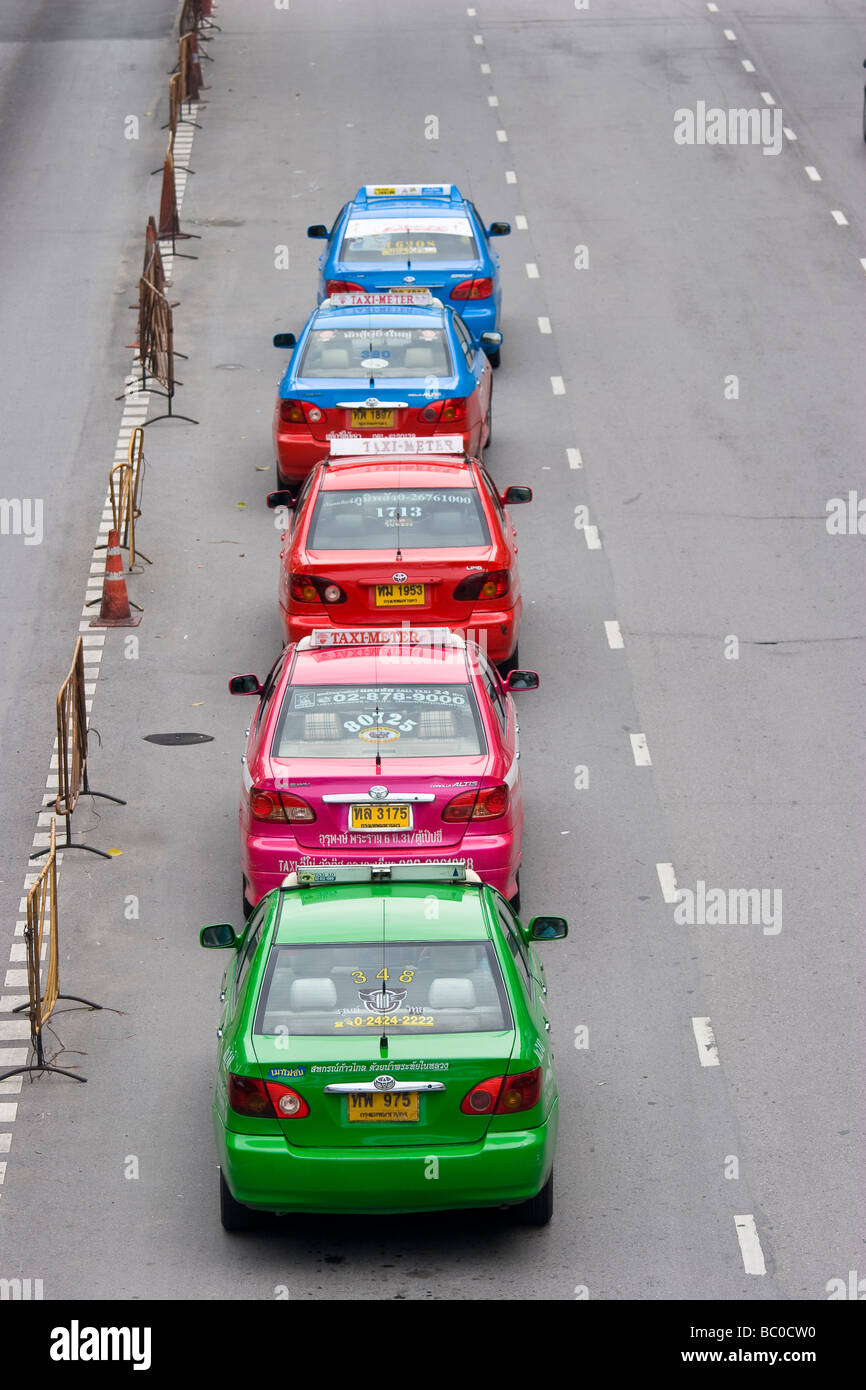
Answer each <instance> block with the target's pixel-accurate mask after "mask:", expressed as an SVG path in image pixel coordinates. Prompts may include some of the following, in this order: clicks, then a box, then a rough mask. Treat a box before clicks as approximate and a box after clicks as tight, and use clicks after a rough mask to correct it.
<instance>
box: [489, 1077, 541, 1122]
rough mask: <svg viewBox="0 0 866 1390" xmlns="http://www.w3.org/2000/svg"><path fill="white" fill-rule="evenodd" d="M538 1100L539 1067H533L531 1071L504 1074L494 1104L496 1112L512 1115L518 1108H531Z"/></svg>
mask: <svg viewBox="0 0 866 1390" xmlns="http://www.w3.org/2000/svg"><path fill="white" fill-rule="evenodd" d="M540 1100H541V1067H534V1068H533V1070H532V1071H522V1072H518V1074H517V1075H516V1076H506V1078H505V1085H504V1086H503V1088H502V1091H501V1093H500V1096H499V1100H498V1102H497V1105H496V1114H497V1115H514V1114H516V1113H517V1112H518V1111H519V1110H531V1109H532V1107H533V1106H534V1105H537V1104H538V1102H539V1101H540Z"/></svg>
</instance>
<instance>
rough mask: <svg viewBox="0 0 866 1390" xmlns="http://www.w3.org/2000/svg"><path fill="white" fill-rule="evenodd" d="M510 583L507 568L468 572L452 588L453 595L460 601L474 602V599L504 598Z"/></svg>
mask: <svg viewBox="0 0 866 1390" xmlns="http://www.w3.org/2000/svg"><path fill="white" fill-rule="evenodd" d="M510 583H511V575H510V574H509V573H508V570H491V571H490V573H489V574H470V575H468V576H467V577H466V579H461V581H460V583H459V584H458V585H457V588H456V589H455V590H454V597H455V598H456V599H457V600H458V601H460V602H461V603H474V602H475V600H476V599H490V598H504V596H505V595H506V594H507V593H508V588H509V585H510Z"/></svg>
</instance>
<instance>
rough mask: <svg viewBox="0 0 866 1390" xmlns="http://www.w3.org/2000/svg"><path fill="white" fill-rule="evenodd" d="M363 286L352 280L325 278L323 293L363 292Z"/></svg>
mask: <svg viewBox="0 0 866 1390" xmlns="http://www.w3.org/2000/svg"><path fill="white" fill-rule="evenodd" d="M363 293H364V286H363V285H356V284H355V282H354V280H326V281H325V294H363Z"/></svg>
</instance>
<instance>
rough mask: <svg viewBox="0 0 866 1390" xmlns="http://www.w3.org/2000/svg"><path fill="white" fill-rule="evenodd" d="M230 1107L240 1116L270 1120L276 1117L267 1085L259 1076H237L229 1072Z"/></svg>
mask: <svg viewBox="0 0 866 1390" xmlns="http://www.w3.org/2000/svg"><path fill="white" fill-rule="evenodd" d="M229 1105H230V1106H231V1108H232V1110H235V1111H236V1112H237V1114H238V1115H250V1116H252V1117H253V1119H261V1118H263V1117H264V1118H265V1119H269V1120H272V1119H273V1117H274V1107H273V1105H272V1104H271V1098H270V1096H269V1095H268V1093H267V1091H266V1090H265V1083H264V1081H261V1080H260V1079H259V1077H257V1076H236V1075H235V1073H234V1072H229Z"/></svg>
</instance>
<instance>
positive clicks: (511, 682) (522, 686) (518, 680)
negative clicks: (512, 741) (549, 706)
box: [241, 671, 541, 694]
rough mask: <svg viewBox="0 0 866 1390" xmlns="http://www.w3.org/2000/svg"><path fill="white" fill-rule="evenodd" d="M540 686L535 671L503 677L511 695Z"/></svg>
mask: <svg viewBox="0 0 866 1390" xmlns="http://www.w3.org/2000/svg"><path fill="white" fill-rule="evenodd" d="M241 679H243V677H241ZM540 684H541V681H540V680H539V678H538V672H537V671H509V673H508V675H507V676H506V677H505V689H506V690H509V691H511V693H512V694H514V692H515V691H517V690H537V689H538V687H539V686H540Z"/></svg>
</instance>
